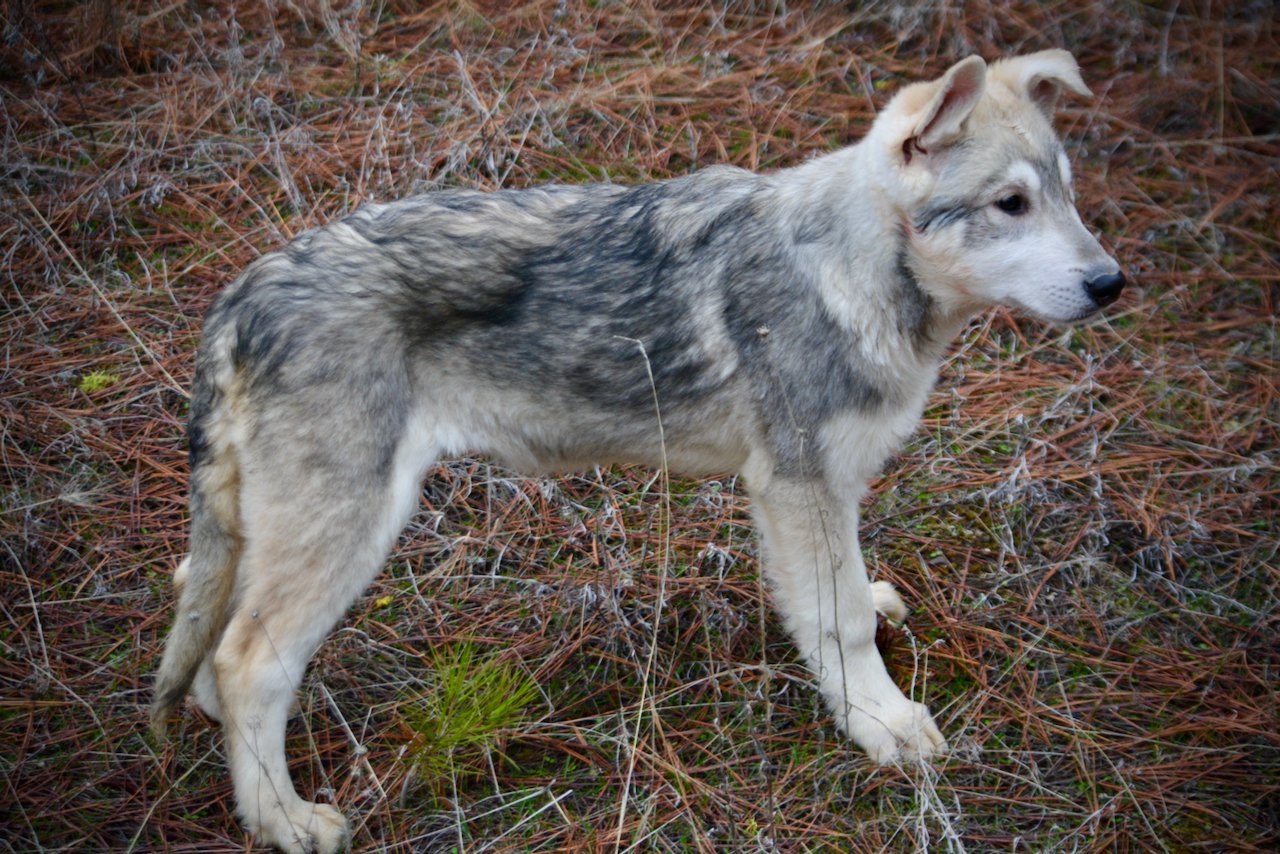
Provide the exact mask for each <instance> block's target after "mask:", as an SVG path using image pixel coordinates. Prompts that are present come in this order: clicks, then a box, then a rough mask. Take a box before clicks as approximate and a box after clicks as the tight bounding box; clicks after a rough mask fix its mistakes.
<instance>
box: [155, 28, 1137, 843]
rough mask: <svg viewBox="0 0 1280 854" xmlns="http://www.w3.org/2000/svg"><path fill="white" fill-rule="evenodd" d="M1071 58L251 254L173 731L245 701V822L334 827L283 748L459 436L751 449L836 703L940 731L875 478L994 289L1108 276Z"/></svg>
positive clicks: (230, 736) (202, 483)
mask: <svg viewBox="0 0 1280 854" xmlns="http://www.w3.org/2000/svg"><path fill="white" fill-rule="evenodd" d="M1062 89H1067V90H1070V91H1074V92H1077V93H1079V94H1085V93H1087V90H1086V89H1085V88H1084V84H1083V83H1082V82H1081V81H1080V78H1079V74H1078V71H1077V70H1076V67H1075V63H1074V61H1073V60H1072V59H1071V58H1070V56H1069V55H1068V54H1066V53H1064V52H1062V51H1047V52H1044V53H1040V54H1034V55H1031V56H1027V57H1022V58H1020V59H1015V60H1010V61H1007V62H1004V63H997V64H995V65H993V66H991V67H990V68H988V67H987V66H986V65H985V64H984V63H983V62H982V61H981V60H980V59H976V58H970V59H968V60H965V61H963V62H961V63H958V64H957V65H956V66H954V67H952V68H951V69H950V70H949V71H948V72H947V74H946V75H944V76H943V77H942V78H940V79H939V80H936V81H932V82H929V83H924V84H916V85H915V86H911V87H908V88H907V89H905V90H904V91H903V92H902V93H900V94H899V96H898V97H897V98H895V100H894V101H893V102H892V103H891V104H890V105H889V106H888V107H887V108H886V109H885V110H884V111H883V112H882V114H881V116H880V118H879V119H877V121H876V123H875V125H874V126H873V127H872V129H871V131H870V132H869V133H868V135H867V137H866V139H864V140H863V141H862V142H861V143H859V144H858V145H857V146H854V147H852V148H847V149H844V150H841V151H837V152H834V153H832V154H829V155H827V156H825V157H821V158H818V159H815V160H813V161H810V162H809V163H806V164H803V165H801V166H798V167H796V168H793V169H789V170H784V171H781V172H777V173H774V174H772V175H755V174H752V173H750V172H746V171H743V170H740V169H733V168H727V167H717V168H713V169H707V170H705V171H703V172H699V173H697V174H695V175H690V176H687V177H683V178H678V179H674V180H670V181H664V182H661V183H657V184H648V185H643V186H637V187H620V186H611V185H597V186H584V187H545V188H540V189H532V190H524V191H502V192H495V193H478V192H469V191H451V192H441V193H435V194H430V195H426V196H420V197H416V198H413V199H408V200H405V201H401V202H398V203H393V204H387V205H369V206H367V207H365V208H363V209H361V210H360V211H358V212H357V213H355V214H354V215H352V216H350V217H348V218H346V219H344V220H342V221H340V222H337V223H334V224H331V225H329V226H327V227H325V228H322V229H318V230H316V231H312V232H309V233H307V234H304V235H302V236H301V237H299V238H298V239H296V240H295V241H293V242H292V243H291V244H289V245H288V246H287V247H285V248H284V249H283V250H281V251H279V252H275V253H272V254H270V255H267V256H264V257H263V258H261V259H260V260H259V261H257V262H255V263H254V264H253V265H251V266H250V267H249V268H248V269H247V270H245V272H244V273H243V274H242V275H241V277H240V278H239V279H238V280H237V281H236V282H235V283H234V284H233V285H232V286H231V287H230V288H228V290H227V291H226V292H225V293H224V294H223V295H222V296H221V297H220V298H219V299H218V300H217V302H216V303H215V305H214V307H213V309H212V310H211V311H210V313H209V317H208V319H207V321H206V325H205V335H204V340H203V342H202V344H201V348H200V353H199V355H198V357H197V365H196V380H195V388H194V392H193V395H192V405H191V420H190V425H189V437H190V446H191V470H192V474H191V492H192V500H191V514H192V533H191V551H190V554H189V555H188V557H187V558H186V560H185V561H184V562H183V564H182V566H181V568H180V571H179V578H177V579H175V580H176V581H177V582H178V587H179V588H180V593H179V601H178V608H177V615H176V618H175V627H174V630H173V631H172V633H171V635H170V637H169V640H168V643H167V646H166V650H165V655H164V658H163V661H162V664H161V668H160V673H159V675H158V677H157V687H156V699H155V702H154V705H153V710H152V721H153V725H154V726H155V727H156V729H157V731H159V730H160V729H161V728H162V726H163V722H164V720H165V719H166V718H167V717H168V716H169V714H170V713H171V712H172V711H173V708H174V706H175V705H176V704H177V703H178V702H179V701H180V700H181V698H182V696H183V695H184V694H185V693H187V692H188V691H189V690H190V691H191V692H192V693H194V695H195V699H196V702H197V703H198V704H199V705H200V706H201V707H202V708H204V709H205V710H206V711H207V712H209V713H210V714H211V715H213V716H215V717H216V718H218V719H220V720H222V721H223V723H224V724H225V732H226V734H227V741H228V753H229V756H230V761H231V766H232V776H233V780H234V783H235V790H236V799H237V804H238V806H239V809H240V812H241V814H242V816H243V817H244V819H245V821H246V823H247V824H248V826H249V827H250V829H251V830H252V831H253V832H255V833H257V834H258V835H259V836H260V838H261V839H262V840H263V841H265V842H269V843H271V844H274V845H277V846H279V847H281V848H283V849H285V850H289V851H310V850H315V851H324V852H328V851H333V850H336V849H337V848H339V847H340V846H341V845H342V844H344V841H345V840H346V834H347V830H346V823H345V820H344V819H343V818H342V816H341V814H340V813H339V812H338V811H337V810H335V809H333V808H332V807H328V806H322V805H316V804H311V803H308V802H306V801H304V800H302V799H301V798H300V797H299V796H298V795H297V794H296V793H295V792H294V789H293V786H292V783H291V781H290V780H289V775H288V771H287V766H286V764H285V759H284V743H283V733H284V723H285V717H286V715H287V710H288V708H289V704H290V700H291V697H292V693H293V691H294V689H295V688H296V686H297V685H298V683H299V682H300V680H301V678H302V675H303V671H304V669H305V667H306V663H307V661H308V659H309V658H310V656H311V654H312V652H313V651H314V649H315V647H316V646H317V645H318V644H319V643H320V641H321V640H323V638H324V636H325V634H327V632H328V631H329V629H330V628H331V627H332V626H333V624H334V623H335V622H336V621H337V620H338V618H339V617H340V616H341V614H342V612H343V611H344V610H345V609H346V608H347V607H348V606H349V605H350V603H351V602H352V601H353V600H354V598H355V597H356V596H357V595H359V593H360V592H361V591H362V590H363V589H364V587H365V586H366V585H367V584H368V582H369V581H370V580H371V579H372V577H373V575H374V574H375V573H376V572H377V570H378V569H379V568H380V566H381V564H382V561H383V559H384V558H385V556H386V553H387V552H388V550H389V549H390V547H391V545H392V543H393V542H394V539H395V537H396V535H397V533H398V532H399V530H400V528H401V527H402V526H403V524H404V522H405V521H406V520H407V518H408V516H409V515H410V513H411V512H412V510H413V509H414V507H415V506H416V502H417V495H418V490H419V487H420V479H421V477H422V475H423V472H424V471H425V469H426V467H427V466H429V465H430V464H431V463H432V462H433V461H434V460H435V459H436V458H438V457H440V456H447V455H453V454H458V453H462V452H464V451H470V452H481V453H486V454H489V455H492V456H494V457H495V458H497V459H499V460H501V461H502V462H504V463H506V464H508V465H510V466H512V467H514V468H517V469H521V470H525V471H536V472H542V471H556V470H563V469H569V468H577V467H583V466H587V465H591V464H601V463H615V462H638V463H647V464H652V465H657V464H660V463H662V462H663V461H666V462H667V463H668V464H669V465H670V466H671V468H672V469H673V470H676V471H679V472H684V473H689V474H701V473H709V472H721V471H737V472H741V473H742V475H743V477H744V480H745V481H746V483H747V485H748V488H749V489H750V491H751V494H752V507H753V513H754V516H755V520H756V524H757V527H758V528H759V530H760V534H761V551H762V555H763V560H764V572H765V575H766V576H767V577H768V579H769V582H770V585H771V589H772V592H773V596H774V599H775V601H776V602H777V604H778V607H779V609H780V611H781V613H782V615H783V617H784V620H785V622H786V625H787V627H788V629H789V630H790V631H791V633H792V635H793V636H794V638H795V641H796V644H797V646H798V648H799V650H800V652H801V654H802V655H804V656H805V658H806V660H807V661H808V662H809V664H810V665H811V667H812V668H813V671H814V673H815V676H816V680H817V683H818V687H819V689H820V690H821V692H822V694H823V696H824V698H825V700H826V702H827V703H828V705H829V707H830V708H831V710H832V712H833V714H834V715H835V718H836V721H837V723H838V725H839V726H840V727H841V728H842V729H843V730H844V731H845V732H846V733H847V734H848V735H849V736H850V737H851V738H852V739H853V740H854V741H855V742H857V743H858V744H859V745H860V746H862V747H863V748H864V749H865V750H867V751H868V753H870V754H871V756H872V757H873V758H874V759H876V760H877V761H881V762H887V761H891V760H893V759H895V758H897V757H900V756H901V757H927V756H929V755H932V754H934V753H936V752H937V751H939V750H940V749H942V748H943V746H944V742H943V739H942V735H941V733H940V732H939V730H938V728H937V726H936V725H935V724H934V722H933V720H932V718H931V717H930V716H929V713H928V711H927V709H926V708H925V707H924V706H922V705H920V704H918V703H914V702H912V701H910V700H908V699H907V698H906V697H904V696H903V695H902V693H901V692H900V691H899V689H898V688H897V687H896V686H895V685H894V684H893V682H892V681H891V680H890V679H889V677H888V675H887V673H886V671H885V669H884V665H883V663H882V662H881V661H880V658H879V656H878V655H877V653H876V651H875V647H874V643H873V634H874V628H875V616H874V615H875V611H877V610H879V611H881V612H884V613H887V614H890V615H892V616H894V617H895V618H896V619H901V618H902V616H904V615H905V613H906V609H905V606H904V605H903V603H902V602H901V600H900V599H899V598H898V596H897V594H896V593H895V592H894V591H893V590H892V588H890V587H888V586H887V585H884V584H874V585H873V584H870V583H869V581H868V578H867V573H866V568H865V565H864V563H863V560H862V556H861V553H860V551H859V549H858V544H857V530H858V501H859V499H860V498H861V496H862V495H863V492H864V491H865V488H866V483H867V481H868V479H869V478H871V477H873V476H874V475H875V474H876V473H877V471H878V470H879V468H880V466H881V465H882V464H883V462H884V460H885V459H886V458H887V457H888V456H889V455H890V454H892V453H893V452H894V451H895V450H896V448H897V447H898V446H899V445H900V444H901V442H902V441H903V440H904V439H905V438H906V437H907V436H908V435H909V434H910V432H911V430H912V429H913V428H914V426H915V424H916V423H917V421H918V420H919V417H920V413H921V411H922V409H923V406H924V403H925V399H926V397H927V394H928V392H929V389H930V387H931V386H932V384H933V382H934V379H935V377H936V373H937V367H938V364H939V363H940V361H941V359H942V356H943V352H944V349H945V347H946V345H947V343H948V342H949V341H951V340H952V339H953V338H954V337H955V336H956V334H957V333H958V332H959V330H960V329H961V328H962V327H963V325H964V324H965V322H966V321H967V320H968V319H969V318H970V317H971V316H972V315H973V314H974V312H976V311H979V310H981V309H982V308H984V307H987V306H989V305H992V304H996V303H1003V304H1008V305H1012V306H1015V307H1019V308H1023V309H1025V310H1027V311H1030V312H1031V313H1033V314H1036V315H1038V316H1041V317H1044V318H1046V319H1048V320H1052V321H1059V322H1071V321H1076V320H1080V319H1082V318H1084V317H1087V316H1089V315H1091V314H1093V313H1095V312H1096V311H1098V310H1099V309H1100V308H1101V307H1103V306H1104V305H1106V304H1108V303H1110V302H1111V301H1113V300H1114V299H1115V298H1116V296H1117V295H1118V294H1119V290H1120V288H1121V286H1122V285H1123V279H1122V277H1121V276H1120V275H1119V272H1118V267H1117V265H1116V264H1115V262H1114V261H1113V260H1112V259H1111V258H1109V257H1108V256H1107V255H1106V253H1105V252H1103V250H1102V249H1101V247H1100V246H1098V244H1097V242H1096V241H1095V240H1094V239H1093V237H1092V236H1090V235H1089V234H1088V232H1087V231H1086V230H1085V229H1084V227H1083V225H1082V224H1081V223H1080V220H1079V217H1078V215H1077V214H1076V212H1075V210H1074V208H1073V207H1072V205H1071V194H1070V187H1069V184H1068V181H1069V178H1070V172H1069V169H1068V168H1067V167H1066V166H1065V157H1064V156H1063V155H1062V149H1061V146H1060V144H1059V143H1058V141H1057V139H1056V137H1055V136H1054V134H1053V132H1052V128H1051V126H1050V124H1049V117H1050V115H1051V112H1052V109H1053V105H1054V102H1055V101H1056V99H1057V96H1058V94H1059V91H1060V90H1062ZM659 407H660V409H661V413H662V425H661V426H662V430H661V431H660V430H659V429H658V421H657V409H658V408H659ZM267 790H270V791H272V792H273V795H272V797H271V798H269V799H263V798H261V797H260V796H259V793H261V792H262V791H267Z"/></svg>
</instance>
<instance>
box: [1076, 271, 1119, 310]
mask: <svg viewBox="0 0 1280 854" xmlns="http://www.w3.org/2000/svg"><path fill="white" fill-rule="evenodd" d="M1122 290H1124V274H1123V273H1104V274H1102V275H1101V276H1094V277H1093V278H1092V279H1088V280H1086V281H1085V283H1084V292H1085V293H1086V294H1088V295H1089V299H1091V300H1093V301H1094V303H1096V304H1097V306H1098V308H1103V307H1104V306H1108V305H1111V303H1113V302H1115V301H1116V300H1118V299H1120V292H1121V291H1122Z"/></svg>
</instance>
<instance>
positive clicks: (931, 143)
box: [898, 56, 987, 163]
mask: <svg viewBox="0 0 1280 854" xmlns="http://www.w3.org/2000/svg"><path fill="white" fill-rule="evenodd" d="M986 87H987V64H986V63H985V62H983V61H982V57H980V56H970V57H968V58H967V59H962V60H960V61H959V62H957V63H956V64H955V65H953V66H951V67H950V68H948V69H947V73H946V74H944V75H942V76H941V77H940V78H938V79H937V80H934V81H933V82H931V83H920V84H916V85H915V86H911V87H908V88H907V89H904V90H903V91H902V93H901V94H900V95H899V97H898V100H900V101H901V102H902V104H901V107H902V108H904V109H905V110H907V111H909V112H910V114H911V118H912V119H913V122H912V124H910V125H908V126H909V127H911V128H912V130H911V132H910V133H909V134H908V136H907V138H906V139H905V140H903V142H902V155H903V158H904V160H905V162H907V163H910V162H911V158H912V157H914V156H915V155H916V154H917V153H920V154H927V153H929V152H930V151H933V150H934V149H937V148H944V147H946V146H948V145H950V144H951V143H953V142H955V141H956V140H957V139H959V138H960V135H961V131H962V129H963V126H964V121H965V119H967V118H968V117H969V114H970V113H971V112H973V108H974V107H975V106H977V104H978V101H980V100H981V99H982V93H983V92H984V91H986Z"/></svg>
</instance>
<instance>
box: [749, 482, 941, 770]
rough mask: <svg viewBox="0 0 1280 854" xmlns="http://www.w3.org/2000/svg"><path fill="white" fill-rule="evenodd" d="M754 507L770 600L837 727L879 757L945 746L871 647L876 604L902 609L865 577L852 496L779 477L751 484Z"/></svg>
mask: <svg viewBox="0 0 1280 854" xmlns="http://www.w3.org/2000/svg"><path fill="white" fill-rule="evenodd" d="M752 507H753V511H754V515H755V518H756V524H757V527H758V528H759V530H760V534H761V541H762V545H763V549H764V569H765V574H766V575H767V576H768V578H769V580H770V581H771V583H772V588H773V597H774V600H775V602H776V603H777V605H778V609H779V610H780V611H781V613H782V616H783V618H784V620H785V621H786V624H787V626H788V628H789V629H790V630H791V633H792V635H793V636H794V638H795V641H796V644H797V646H798V647H799V649H800V652H801V653H802V654H803V655H804V656H805V658H806V659H807V660H808V662H809V665H810V667H811V668H812V669H813V671H814V673H815V674H817V677H818V684H819V687H820V688H821V691H822V695H823V698H824V699H825V700H826V702H827V705H828V707H829V708H830V709H831V711H832V712H833V714H834V715H835V718H836V722H837V724H838V725H839V726H840V728H841V729H842V730H844V732H845V733H846V734H847V735H848V736H849V737H850V738H852V739H853V740H854V741H855V742H857V744H858V745H859V746H860V747H861V748H862V749H863V750H865V751H867V753H868V754H870V756H871V758H872V759H874V760H876V761H877V762H881V763H885V762H892V761H894V760H895V759H897V758H899V757H906V758H915V757H920V758H924V757H927V756H930V755H931V754H933V753H936V752H937V751H939V750H941V749H943V748H944V747H945V743H944V742H943V738H942V733H941V732H939V730H938V727H937V726H936V725H935V724H934V722H933V718H932V717H931V716H930V715H929V710H928V709H927V708H925V707H924V706H923V705H921V704H919V703H914V702H912V701H911V700H908V699H907V698H906V697H904V696H903V694H902V692H901V691H900V690H899V689H898V687H897V686H896V685H895V684H894V683H893V680H892V679H890V678H889V674H888V672H887V671H886V670H885V667H884V662H883V661H882V660H881V658H880V654H879V652H878V651H877V650H876V646H875V627H876V618H875V614H876V611H877V609H879V610H882V611H884V612H886V613H887V615H888V616H894V612H895V611H905V608H903V607H902V602H901V600H900V599H898V598H897V594H896V593H894V592H893V591H892V588H889V590H888V593H891V594H892V596H891V597H890V596H889V595H887V593H886V591H885V589H884V588H883V587H881V588H873V586H872V585H871V584H870V583H869V582H868V580H867V571H866V566H865V564H864V563H863V561H862V554H861V552H860V551H859V549H858V540H857V531H858V527H857V502H856V499H855V498H852V497H850V498H849V499H848V500H837V499H836V498H835V497H834V496H833V495H832V494H831V493H830V492H828V491H827V490H826V489H825V488H824V487H823V486H821V485H820V484H818V483H816V482H808V481H796V480H793V481H786V480H780V479H776V478H775V479H770V480H768V481H767V482H766V483H765V484H763V486H761V485H759V484H756V485H753V492H752Z"/></svg>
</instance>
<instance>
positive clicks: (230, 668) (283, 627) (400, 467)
mask: <svg viewBox="0 0 1280 854" xmlns="http://www.w3.org/2000/svg"><path fill="white" fill-rule="evenodd" d="M329 426H330V428H331V429H332V425H329ZM334 432H336V433H337V434H340V435H342V436H344V437H345V436H350V435H352V434H351V433H350V431H343V430H335V431H334ZM324 433H325V431H314V432H312V431H310V430H307V429H305V428H304V429H302V430H299V431H297V435H294V436H290V437H288V438H289V439H290V442H291V443H292V444H290V443H286V442H283V441H275V439H269V440H268V441H267V442H266V443H264V444H265V445H266V446H267V450H268V451H269V453H260V454H258V455H257V463H258V464H257V465H256V466H255V465H253V464H252V463H250V464H248V465H246V466H245V483H244V490H243V508H244V516H245V523H244V531H245V537H244V549H243V554H242V557H241V563H240V572H239V579H238V581H239V586H238V589H237V596H236V608H235V611H234V613H233V615H232V616H231V619H230V621H229V622H228V624H227V627H226V630H225V631H224V633H223V635H222V638H221V641H220V643H219V645H218V647H217V650H216V651H215V653H214V657H213V672H214V678H215V681H216V688H217V699H218V705H219V706H220V709H219V711H220V712H221V716H222V722H223V731H224V733H225V737H226V741H227V752H228V757H229V759H230V764H231V775H232V780H233V783H234V786H235V795H236V804H237V807H238V809H239V812H240V814H241V816H242V817H243V819H244V821H245V823H246V825H247V826H248V828H249V830H250V831H251V832H252V833H253V834H254V835H255V836H257V837H258V839H259V841H260V842H262V843H265V844H270V845H275V846H277V847H279V848H280V849H282V850H284V851H287V852H308V854H329V852H334V851H338V850H341V849H342V848H344V847H345V846H346V845H347V844H348V843H349V833H348V828H347V823H346V820H345V819H344V818H343V816H342V813H341V812H340V811H339V810H337V809H335V808H334V807H332V806H327V805H324V804H315V803H311V802H308V801H306V800H304V799H303V798H301V797H300V796H299V795H298V794H297V792H296V791H295V790H294V787H293V783H292V781H291V780H290V777H289V771H288V767H287V765H286V760H285V750H284V747H285V745H284V736H285V722H286V719H287V717H288V715H289V708H290V703H291V701H292V699H293V696H294V692H295V690H296V689H297V687H298V685H299V683H300V682H301V680H302V676H303V673H304V671H305V669H306V666H307V662H308V660H309V659H310V658H311V656H312V654H313V653H314V652H315V650H316V648H317V646H318V645H319V644H320V642H321V641H322V640H323V639H324V637H325V635H326V634H328V632H329V630H330V629H331V628H332V627H333V625H334V623H335V622H336V621H337V620H338V619H339V618H340V617H341V616H342V614H343V612H344V611H345V610H346V609H347V607H348V606H349V605H350V604H351V602H352V601H353V600H354V599H355V598H356V597H357V596H358V595H359V594H360V593H361V591H363V590H364V588H365V587H366V586H367V585H368V583H369V582H370V581H371V580H372V578H373V576H374V575H375V574H376V573H377V572H378V570H379V569H380V568H381V566H382V563H383V561H384V559H385V556H386V553H387V551H388V549H389V548H390V547H391V545H392V543H393V542H394V539H395V536H396V534H397V533H398V532H399V531H400V529H401V527H402V526H403V524H404V522H405V520H406V518H407V516H408V515H409V513H410V511H411V510H412V508H413V507H414V506H415V505H416V498H417V484H418V481H417V478H418V475H419V474H420V472H421V467H422V460H421V459H420V458H417V457H420V454H415V455H412V456H413V457H415V458H410V457H409V456H407V455H406V454H405V453H404V449H403V448H401V449H399V450H398V451H396V452H395V454H394V455H388V454H387V453H380V452H379V451H378V449H376V448H370V447H369V446H368V445H367V444H365V442H363V441H361V440H362V439H363V437H357V439H356V440H354V441H350V442H349V443H342V444H341V446H340V444H339V441H338V440H336V439H329V438H327V437H325V436H324V435H323V434H324ZM384 450H385V449H384ZM421 450H422V449H419V451H421ZM389 456H394V460H393V461H392V462H391V464H389V465H388V464H387V460H388V458H389ZM379 461H381V462H382V463H383V464H382V465H379Z"/></svg>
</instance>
